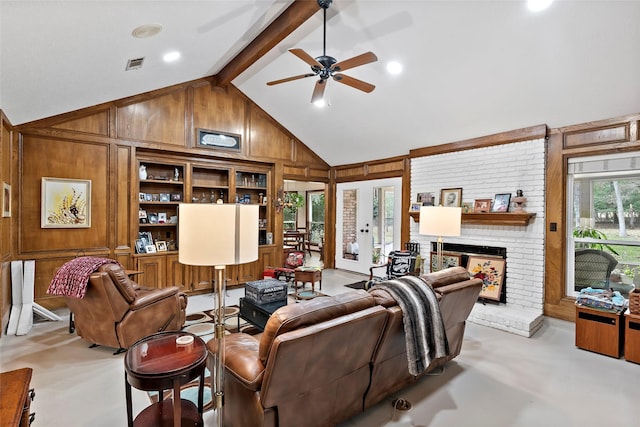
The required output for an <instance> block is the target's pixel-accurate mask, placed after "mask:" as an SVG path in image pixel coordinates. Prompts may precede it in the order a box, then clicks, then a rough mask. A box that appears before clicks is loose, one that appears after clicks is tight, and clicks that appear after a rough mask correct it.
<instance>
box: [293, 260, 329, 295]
mask: <svg viewBox="0 0 640 427" xmlns="http://www.w3.org/2000/svg"><path fill="white" fill-rule="evenodd" d="M294 274H295V279H294V282H293V286H294V288H295V296H296V299H298V298H301V296H300V295H299V293H298V282H302V288H304V285H305V284H306V283H311V295H312V296H315V295H316V282H319V283H320V290H322V269H320V268H316V267H298V268H296V269H295V271H294ZM303 299H304V298H303Z"/></svg>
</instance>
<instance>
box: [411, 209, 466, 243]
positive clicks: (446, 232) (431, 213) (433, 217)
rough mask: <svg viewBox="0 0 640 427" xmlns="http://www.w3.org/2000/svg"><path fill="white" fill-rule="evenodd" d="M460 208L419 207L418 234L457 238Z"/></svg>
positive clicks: (460, 214) (460, 215)
mask: <svg viewBox="0 0 640 427" xmlns="http://www.w3.org/2000/svg"><path fill="white" fill-rule="evenodd" d="M461 218H462V208H457V207H445V206H421V207H420V230H419V233H420V234H426V235H429V236H459V235H460V223H461Z"/></svg>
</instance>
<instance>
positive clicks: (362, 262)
mask: <svg viewBox="0 0 640 427" xmlns="http://www.w3.org/2000/svg"><path fill="white" fill-rule="evenodd" d="M375 187H394V201H395V203H394V207H393V211H394V212H393V217H394V221H393V222H394V224H393V230H394V236H393V246H394V249H400V231H401V230H400V228H401V224H402V218H401V216H402V178H399V177H398V178H385V179H374V180H369V181H355V182H345V183H339V184H337V185H336V230H335V231H336V232H335V236H336V240H335V242H334V243H335V249H336V250H335V266H336V268H339V269H344V270H349V271H354V272H357V273H363V274H369V268H370V267H371V266H372V261H371V259H372V248H373V245H372V242H371V238H372V228H371V227H372V225H373V224H372V218H373V189H374V188H375ZM346 190H357V191H358V202H357V203H358V204H357V219H356V235H355V236H352V237H355V242H356V243H357V246H358V250H359V252H358V259H357V260H355V259H345V258H344V257H343V250H342V249H343V246H342V243H343V241H344V240H343V236H342V232H343V200H344V199H343V192H344V191H346Z"/></svg>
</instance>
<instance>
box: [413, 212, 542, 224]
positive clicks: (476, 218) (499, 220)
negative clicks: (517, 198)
mask: <svg viewBox="0 0 640 427" xmlns="http://www.w3.org/2000/svg"><path fill="white" fill-rule="evenodd" d="M409 215H410V216H411V218H413V220H414V221H415V222H420V212H409ZM535 217H536V214H535V213H531V212H487V213H463V214H462V223H463V224H486V225H521V226H527V225H529V223H530V222H531V221H532V220H533V219H534V218H535Z"/></svg>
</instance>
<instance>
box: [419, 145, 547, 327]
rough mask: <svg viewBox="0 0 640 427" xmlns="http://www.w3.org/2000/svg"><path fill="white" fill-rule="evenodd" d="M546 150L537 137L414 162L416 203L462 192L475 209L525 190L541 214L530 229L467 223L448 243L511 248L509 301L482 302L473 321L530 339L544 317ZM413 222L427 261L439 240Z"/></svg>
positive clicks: (529, 205)
mask: <svg viewBox="0 0 640 427" xmlns="http://www.w3.org/2000/svg"><path fill="white" fill-rule="evenodd" d="M545 148H546V144H545V141H544V139H537V140H532V141H523V142H517V143H512V144H505V145H498V146H494V147H487V148H478V149H473V150H465V151H459V152H454V153H445V154H439V155H434V156H427V157H419V158H415V159H412V162H411V201H415V200H416V197H417V193H419V192H431V193H434V194H435V195H436V200H437V201H438V202H439V200H440V198H439V195H440V189H442V188H462V201H463V202H469V203H471V206H473V201H474V199H489V198H490V199H492V198H493V197H494V195H495V194H496V193H511V194H512V198H513V197H515V193H516V190H517V189H521V190H522V191H523V193H524V196H525V197H526V198H527V203H526V205H525V207H524V209H525V210H526V211H527V212H535V213H536V217H535V220H534V221H532V222H531V223H530V224H529V225H528V226H527V227H521V226H497V225H475V224H463V225H462V232H461V235H460V236H459V237H446V238H445V239H444V241H445V242H449V243H461V244H469V245H486V246H498V247H504V248H506V249H507V260H506V276H507V295H506V297H507V303H506V304H493V303H488V304H487V305H482V304H480V303H477V304H476V305H475V307H474V309H473V311H472V313H471V316H470V317H469V320H470V321H472V322H475V323H479V324H483V325H487V326H491V327H495V328H497V329H501V330H505V331H509V332H513V333H515V334H518V335H523V336H527V337H529V336H531V335H533V334H534V333H535V331H536V330H537V329H538V328H539V327H540V326H541V325H542V319H543V316H542V313H543V302H544V295H543V290H544V231H545V219H544V202H545V194H544V189H545ZM512 209H513V202H512V207H511V208H510V210H512ZM411 221H412V224H411V231H410V233H411V240H412V241H417V242H420V248H421V252H422V253H421V255H422V256H423V259H429V251H430V247H431V242H432V241H435V237H432V236H422V235H420V234H418V224H417V223H413V220H411Z"/></svg>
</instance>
